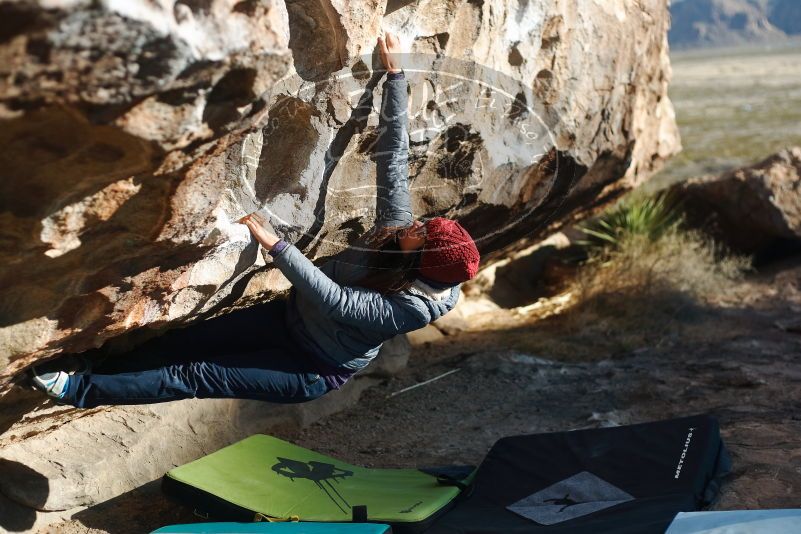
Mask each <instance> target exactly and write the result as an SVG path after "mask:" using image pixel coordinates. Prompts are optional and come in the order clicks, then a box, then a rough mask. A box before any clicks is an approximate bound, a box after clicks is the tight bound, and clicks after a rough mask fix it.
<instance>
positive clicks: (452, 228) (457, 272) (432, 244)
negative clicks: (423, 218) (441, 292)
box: [420, 217, 480, 284]
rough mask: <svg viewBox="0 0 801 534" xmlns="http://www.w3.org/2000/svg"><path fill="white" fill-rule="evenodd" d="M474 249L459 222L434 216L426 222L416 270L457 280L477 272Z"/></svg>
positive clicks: (444, 280) (437, 279)
mask: <svg viewBox="0 0 801 534" xmlns="http://www.w3.org/2000/svg"><path fill="white" fill-rule="evenodd" d="M479 259H480V257H479V254H478V249H477V248H476V244H475V243H474V242H473V238H472V237H470V234H468V233H467V230H465V229H464V228H463V227H462V225H461V224H459V223H458V222H456V221H452V220H450V219H445V218H442V217H434V218H433V219H431V220H429V221H428V222H427V223H426V243H425V245H424V246H423V256H422V258H421V259H420V274H421V275H423V276H424V277H426V278H429V279H431V280H434V281H435V282H442V283H444V284H458V283H461V282H466V281H467V280H470V279H471V278H473V277H474V276H475V275H476V273H477V272H478V262H479Z"/></svg>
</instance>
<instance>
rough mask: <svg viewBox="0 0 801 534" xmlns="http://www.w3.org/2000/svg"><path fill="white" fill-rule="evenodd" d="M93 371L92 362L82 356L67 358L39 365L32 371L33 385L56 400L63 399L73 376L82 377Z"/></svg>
mask: <svg viewBox="0 0 801 534" xmlns="http://www.w3.org/2000/svg"><path fill="white" fill-rule="evenodd" d="M91 370H92V365H91V362H90V361H89V359H88V358H84V357H82V356H65V357H63V358H58V359H56V360H53V361H50V362H47V363H43V364H42V365H37V366H35V367H33V368H32V369H31V383H32V384H33V387H35V388H36V389H38V390H40V391H43V392H44V393H47V394H48V395H49V396H51V397H53V398H54V399H63V398H64V395H65V394H66V393H67V388H68V387H69V381H70V376H71V375H82V374H86V373H89V372H90V371H91Z"/></svg>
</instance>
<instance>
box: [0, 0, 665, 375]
mask: <svg viewBox="0 0 801 534" xmlns="http://www.w3.org/2000/svg"><path fill="white" fill-rule="evenodd" d="M288 5H289V9H287V8H286V6H285V5H284V4H283V3H282V2H280V1H279V0H275V1H271V0H245V1H235V0H206V1H203V2H198V1H188V0H186V1H184V0H181V1H177V2H171V1H166V0H165V1H160V2H151V1H145V0H130V1H128V2H112V1H110V0H108V1H106V0H103V1H89V0H49V1H47V2H45V1H44V0H40V1H36V0H21V1H14V2H9V1H0V14H2V19H3V24H2V31H1V32H0V59H1V61H0V122H1V123H2V128H0V146H2V149H1V150H0V168H2V172H3V179H2V180H1V181H0V220H2V225H1V226H2V249H1V250H0V259H2V261H0V327H2V329H1V330H0V388H2V387H3V386H2V385H3V384H7V383H8V380H9V378H10V377H11V376H12V375H14V374H15V373H18V372H19V371H21V370H22V369H24V368H25V367H27V366H29V365H30V364H31V363H33V362H36V361H38V360H42V359H44V358H48V357H50V356H52V355H56V354H58V353H60V352H64V351H73V352H74V351H82V350H86V349H88V348H91V347H97V346H99V345H101V344H103V343H104V342H105V341H106V340H108V339H110V338H114V337H118V336H120V335H121V334H125V333H128V332H131V331H134V330H137V329H139V330H142V327H147V328H150V327H165V326H169V325H173V324H177V323H185V322H188V321H191V320H194V319H197V318H203V317H209V316H212V315H215V314H219V313H223V312H225V311H226V310H230V309H232V308H235V307H241V306H246V305H248V303H250V302H253V301H254V300H256V299H264V298H269V296H270V295H271V294H274V293H275V292H276V291H280V290H283V289H285V288H286V281H285V280H283V278H282V277H281V276H280V275H279V274H278V273H276V272H275V270H274V269H271V268H269V266H266V265H265V264H264V261H263V260H262V259H261V258H260V256H259V255H258V254H257V250H256V246H255V243H254V242H252V241H251V240H250V239H249V238H248V235H247V233H246V232H245V231H244V227H242V226H241V225H237V224H232V221H234V220H236V219H237V218H238V217H240V216H241V215H243V214H244V213H245V212H248V211H250V210H252V209H255V208H266V209H268V210H269V211H270V212H271V213H272V214H273V215H274V216H275V217H276V218H277V219H279V220H280V221H283V222H284V223H286V224H285V225H283V228H284V229H285V231H286V232H287V234H288V235H290V236H291V237H292V238H293V239H294V240H296V242H297V243H298V244H299V245H300V246H301V247H302V248H303V249H304V250H305V251H306V252H307V253H308V254H309V255H310V256H312V257H314V258H323V257H326V256H330V255H332V254H334V253H336V252H338V251H340V250H341V249H342V248H343V247H344V246H346V245H347V243H348V242H349V241H350V240H352V239H353V238H354V237H355V235H356V234H358V233H359V232H361V231H363V230H364V229H365V228H367V227H369V224H370V218H371V215H372V214H373V210H374V205H373V203H372V202H371V201H370V196H371V194H373V192H374V188H373V184H374V179H375V178H374V177H375V165H374V163H373V162H372V161H371V160H370V150H371V144H372V143H371V141H372V140H373V139H374V138H375V135H376V131H375V125H376V124H377V115H376V113H375V112H373V113H370V110H371V107H372V108H373V109H375V108H377V106H378V104H377V103H378V102H379V99H380V94H379V93H380V89H381V86H380V83H379V81H380V80H379V77H380V74H376V73H375V72H374V71H373V68H374V66H375V65H376V59H375V57H374V56H371V55H370V54H371V52H372V47H373V46H374V42H375V38H376V36H377V35H378V32H379V27H380V26H381V25H382V24H383V26H384V27H385V28H387V29H390V30H393V29H394V30H396V31H397V32H398V33H399V34H400V35H401V38H402V40H403V41H404V43H405V44H406V47H407V49H408V50H410V51H411V52H412V53H413V56H410V57H409V59H408V62H407V66H408V67H409V68H408V69H407V74H408V78H409V80H410V91H411V99H410V101H411V104H410V107H411V109H410V119H411V129H410V135H411V140H412V154H411V158H410V159H411V165H410V167H411V173H412V188H413V193H414V205H415V209H416V211H417V213H418V214H419V215H421V216H426V215H429V216H430V215H434V214H444V215H448V216H451V217H458V218H459V219H460V220H461V221H462V222H463V224H465V226H467V227H468V229H469V230H470V231H471V232H472V233H473V234H474V235H475V236H476V237H477V239H478V240H479V246H480V249H481V251H482V253H484V254H485V256H487V258H491V257H492V252H493V251H495V250H498V249H499V248H500V247H502V246H504V245H506V244H508V243H511V242H512V241H514V240H516V239H518V238H520V237H522V236H528V237H534V238H536V237H537V236H540V235H544V234H545V233H546V232H550V231H551V230H552V229H553V228H554V227H555V226H559V225H560V224H562V223H564V222H565V221H568V220H573V219H575V218H577V217H580V216H581V215H582V214H584V213H586V212H588V211H591V210H594V209H597V208H598V207H600V206H601V205H603V204H605V203H607V202H608V201H609V200H611V199H613V198H615V197H616V196H617V195H619V194H620V193H621V192H623V191H625V190H627V189H629V188H631V187H632V186H634V185H636V184H637V183H639V182H640V181H642V180H643V179H644V178H645V177H647V176H648V174H649V173H651V172H652V171H653V170H654V169H655V168H656V167H658V166H659V165H660V164H661V162H662V160H663V159H664V158H665V157H667V156H669V155H670V154H672V153H674V152H675V151H676V150H677V149H678V138H677V134H676V127H675V123H674V116H673V110H672V106H671V104H670V101H669V100H668V97H667V92H666V89H667V83H668V79H669V75H670V68H669V63H668V56H667V46H666V38H665V35H666V30H667V27H668V13H667V6H666V2H665V1H664V0H649V1H644V2H637V3H629V2H619V1H615V2H583V1H578V0H538V1H532V2H528V3H525V4H521V5H520V6H516V5H512V4H509V3H507V2H504V1H502V0H484V1H450V2H444V3H442V2H430V3H429V2H404V3H390V5H391V6H392V7H391V9H392V11H391V12H385V2H378V1H377V0H376V1H367V2H358V3H345V2H339V1H332V0H320V1H297V2H291V3H289V4H288ZM371 188H373V189H371ZM147 328H145V330H147Z"/></svg>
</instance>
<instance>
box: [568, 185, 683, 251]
mask: <svg viewBox="0 0 801 534" xmlns="http://www.w3.org/2000/svg"><path fill="white" fill-rule="evenodd" d="M681 219H682V216H681V212H680V211H679V210H678V209H677V207H676V203H675V202H673V201H672V199H670V198H668V195H666V194H664V193H663V194H657V195H654V196H643V195H634V196H630V197H627V198H626V199H624V200H623V201H621V202H620V203H618V204H617V205H616V206H615V207H614V208H612V209H611V210H608V211H606V212H605V213H603V214H602V215H601V216H600V217H598V218H596V219H593V220H591V221H590V222H588V223H586V224H583V225H579V229H580V230H581V231H582V232H583V233H584V234H585V235H586V236H587V239H583V240H581V241H579V244H581V245H583V246H585V247H586V248H587V249H588V252H590V256H591V257H592V256H597V255H598V253H600V252H602V251H604V250H615V249H618V248H620V246H621V244H622V243H623V242H624V241H625V240H627V239H631V238H640V239H642V238H645V239H647V240H648V241H656V240H657V239H659V238H660V237H661V236H663V235H664V234H665V233H667V232H668V231H671V230H673V229H675V228H676V227H677V226H678V225H679V224H680V223H681Z"/></svg>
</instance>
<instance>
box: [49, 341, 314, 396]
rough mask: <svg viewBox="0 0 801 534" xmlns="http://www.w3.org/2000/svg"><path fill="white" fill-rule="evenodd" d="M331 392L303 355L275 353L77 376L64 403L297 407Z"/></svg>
mask: <svg viewBox="0 0 801 534" xmlns="http://www.w3.org/2000/svg"><path fill="white" fill-rule="evenodd" d="M327 392H328V385H327V384H326V382H325V380H324V379H323V378H322V377H320V375H319V374H317V373H315V372H313V371H310V370H309V369H308V368H307V367H305V366H304V365H303V363H302V358H300V357H299V355H298V354H293V353H292V352H290V351H286V350H280V349H278V350H275V349H274V348H271V349H270V350H263V351H257V352H250V353H244V354H229V355H225V356H219V357H215V358H207V359H205V360H202V361H194V362H187V363H180V364H174V365H166V366H163V367H158V368H155V369H150V370H144V371H138V372H130V373H119V374H86V375H73V376H71V377H70V383H69V388H68V390H67V393H66V395H65V397H64V398H63V399H62V401H63V402H66V403H68V404H72V405H73V406H77V407H79V408H92V407H95V406H101V405H107V404H148V403H155V402H165V401H171V400H179V399H187V398H192V397H199V398H239V399H258V400H264V401H270V402H278V403H298V402H306V401H310V400H313V399H316V398H317V397H320V396H322V395H324V394H325V393H327Z"/></svg>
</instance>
